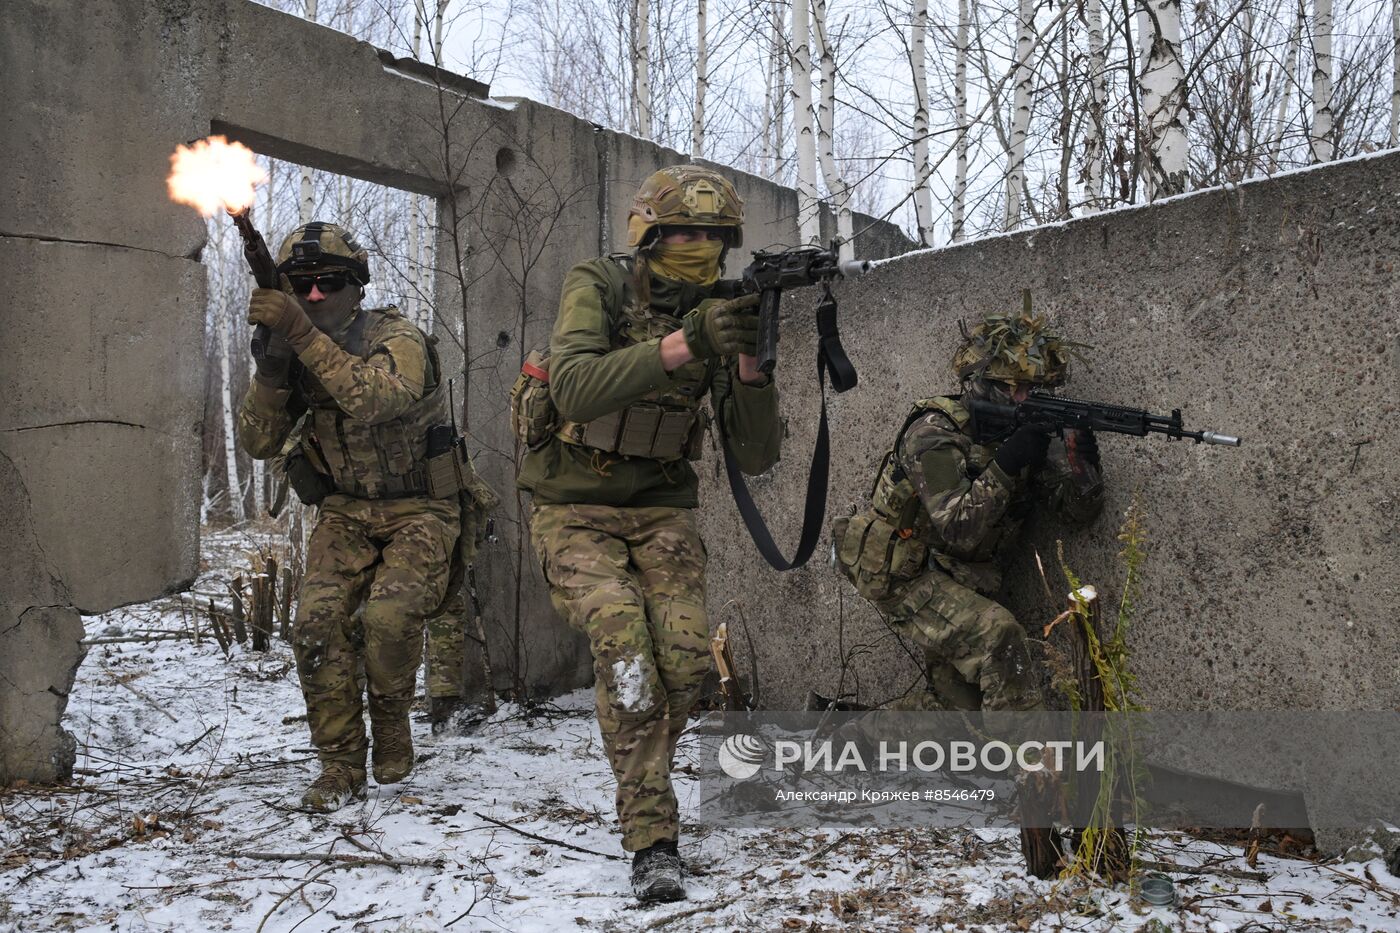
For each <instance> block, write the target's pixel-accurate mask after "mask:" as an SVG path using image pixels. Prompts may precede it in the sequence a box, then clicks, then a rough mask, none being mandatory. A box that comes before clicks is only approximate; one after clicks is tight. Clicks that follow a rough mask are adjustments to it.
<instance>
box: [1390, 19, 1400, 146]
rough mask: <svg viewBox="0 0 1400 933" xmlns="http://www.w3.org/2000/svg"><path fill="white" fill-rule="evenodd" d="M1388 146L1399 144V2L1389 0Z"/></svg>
mask: <svg viewBox="0 0 1400 933" xmlns="http://www.w3.org/2000/svg"><path fill="white" fill-rule="evenodd" d="M1390 44H1391V47H1392V51H1391V53H1390V145H1391V146H1395V145H1397V144H1400V0H1390Z"/></svg>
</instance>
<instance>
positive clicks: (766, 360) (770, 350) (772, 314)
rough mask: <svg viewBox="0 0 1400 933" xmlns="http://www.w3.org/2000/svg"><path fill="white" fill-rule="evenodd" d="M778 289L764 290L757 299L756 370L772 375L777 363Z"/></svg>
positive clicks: (779, 293)
mask: <svg viewBox="0 0 1400 933" xmlns="http://www.w3.org/2000/svg"><path fill="white" fill-rule="evenodd" d="M780 295H781V292H779V291H778V289H776V288H774V289H767V290H765V291H764V292H763V293H762V295H761V297H760V298H759V300H758V371H759V372H761V373H763V374H764V375H772V373H773V369H774V367H776V366H777V365H778V298H779V296H780Z"/></svg>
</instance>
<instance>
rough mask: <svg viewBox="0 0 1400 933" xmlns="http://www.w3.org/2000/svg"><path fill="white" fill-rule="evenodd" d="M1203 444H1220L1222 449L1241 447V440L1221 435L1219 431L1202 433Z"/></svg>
mask: <svg viewBox="0 0 1400 933" xmlns="http://www.w3.org/2000/svg"><path fill="white" fill-rule="evenodd" d="M1201 443H1202V444H1219V445H1221V446H1222V447H1238V446H1240V439H1239V438H1238V437H1232V436H1230V435H1229V434H1221V433H1219V432H1217V431H1202V432H1201Z"/></svg>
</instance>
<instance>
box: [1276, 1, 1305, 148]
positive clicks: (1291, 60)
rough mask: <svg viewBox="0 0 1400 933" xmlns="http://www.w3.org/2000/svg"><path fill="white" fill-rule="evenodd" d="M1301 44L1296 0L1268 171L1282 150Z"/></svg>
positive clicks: (1299, 6)
mask: <svg viewBox="0 0 1400 933" xmlns="http://www.w3.org/2000/svg"><path fill="white" fill-rule="evenodd" d="M1302 44H1303V6H1302V0H1298V9H1297V11H1296V13H1295V15H1294V17H1293V32H1292V33H1291V34H1290V35H1289V37H1288V52H1287V53H1286V54H1285V55H1284V59H1283V81H1282V84H1283V93H1282V94H1280V95H1279V99H1278V111H1277V112H1276V113H1275V114H1274V127H1273V139H1272V140H1271V141H1270V143H1269V171H1270V172H1272V171H1275V170H1276V169H1277V168H1278V157H1279V154H1280V153H1281V152H1282V151H1283V136H1284V131H1285V130H1286V129H1287V128H1288V98H1289V96H1290V95H1291V94H1292V93H1293V85H1294V84H1297V83H1298V50H1299V48H1300V47H1301V46H1302Z"/></svg>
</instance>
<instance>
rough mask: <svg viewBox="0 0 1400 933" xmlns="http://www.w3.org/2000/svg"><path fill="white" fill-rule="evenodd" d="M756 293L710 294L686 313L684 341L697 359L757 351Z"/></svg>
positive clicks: (751, 353) (752, 353)
mask: <svg viewBox="0 0 1400 933" xmlns="http://www.w3.org/2000/svg"><path fill="white" fill-rule="evenodd" d="M757 307H758V296H757V295H744V296H742V297H739V298H732V299H730V300H728V301H725V300H723V299H720V298H710V299H708V300H706V301H702V302H700V304H698V305H696V307H695V309H694V310H692V311H691V312H690V313H689V314H687V315H686V316H685V322H684V333H685V344H686V346H687V347H689V348H690V354H691V356H693V357H695V358H696V359H697V360H711V359H714V358H715V357H719V356H737V355H739V354H740V353H746V354H748V355H750V356H753V355H754V354H755V353H757V352H758V311H756V310H755V309H756V308H757Z"/></svg>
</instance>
